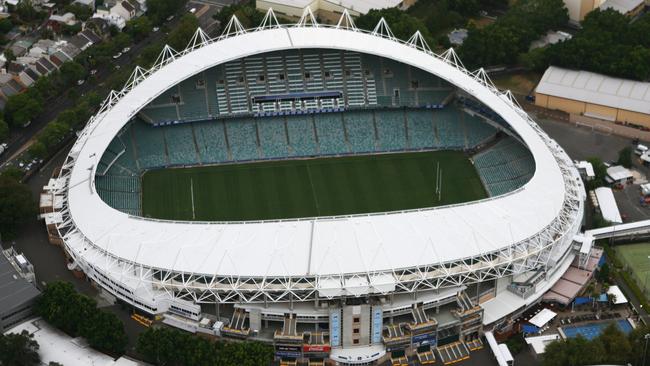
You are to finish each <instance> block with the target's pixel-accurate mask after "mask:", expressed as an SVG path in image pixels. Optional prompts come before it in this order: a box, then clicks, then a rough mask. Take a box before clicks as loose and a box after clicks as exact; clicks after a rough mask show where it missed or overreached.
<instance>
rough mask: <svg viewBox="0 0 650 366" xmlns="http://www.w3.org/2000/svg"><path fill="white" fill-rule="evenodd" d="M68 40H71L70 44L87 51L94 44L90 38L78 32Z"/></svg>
mask: <svg viewBox="0 0 650 366" xmlns="http://www.w3.org/2000/svg"><path fill="white" fill-rule="evenodd" d="M68 42H70V44H72V45H74V46H75V47H77V48H78V49H80V50H81V51H85V50H86V49H87V48H88V47H90V46H92V44H93V43H92V42H91V41H90V40H89V39H88V38H86V37H84V36H82V35H80V34H77V35H75V36H74V37H72V38H70V40H69V41H68Z"/></svg>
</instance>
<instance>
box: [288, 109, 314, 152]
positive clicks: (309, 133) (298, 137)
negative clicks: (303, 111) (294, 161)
mask: <svg viewBox="0 0 650 366" xmlns="http://www.w3.org/2000/svg"><path fill="white" fill-rule="evenodd" d="M287 131H288V132H289V144H290V146H291V149H292V151H293V152H292V155H294V156H312V155H316V139H315V136H314V126H313V124H312V119H311V115H306V116H291V117H290V118H289V117H288V118H287Z"/></svg>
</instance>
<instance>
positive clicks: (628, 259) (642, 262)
mask: <svg viewBox="0 0 650 366" xmlns="http://www.w3.org/2000/svg"><path fill="white" fill-rule="evenodd" d="M614 248H615V250H616V251H617V252H618V253H619V257H620V258H621V259H622V260H623V262H624V266H625V269H626V271H628V272H629V273H631V274H632V278H633V279H634V280H635V281H636V283H637V285H638V286H639V288H640V289H641V290H644V289H645V292H646V294H648V292H649V291H650V279H649V278H650V243H636V244H626V245H617V246H615V247H614Z"/></svg>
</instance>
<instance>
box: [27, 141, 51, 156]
mask: <svg viewBox="0 0 650 366" xmlns="http://www.w3.org/2000/svg"><path fill="white" fill-rule="evenodd" d="M27 152H28V153H29V156H30V157H31V158H33V159H44V158H46V157H47V147H45V144H44V143H42V142H41V141H38V140H37V141H34V143H33V144H32V145H31V146H30V147H29V149H28V150H27Z"/></svg>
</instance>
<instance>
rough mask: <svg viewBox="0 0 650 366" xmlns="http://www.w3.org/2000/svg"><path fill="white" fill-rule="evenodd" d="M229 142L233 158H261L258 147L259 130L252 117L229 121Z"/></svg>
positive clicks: (240, 159) (227, 128) (227, 127)
mask: <svg viewBox="0 0 650 366" xmlns="http://www.w3.org/2000/svg"><path fill="white" fill-rule="evenodd" d="M226 130H227V131H228V142H229V145H230V151H231V153H232V158H233V160H239V161H242V160H256V159H259V158H260V155H259V152H258V149H257V131H256V128H255V121H254V120H253V119H252V118H245V119H235V120H231V121H228V123H227V125H226Z"/></svg>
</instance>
